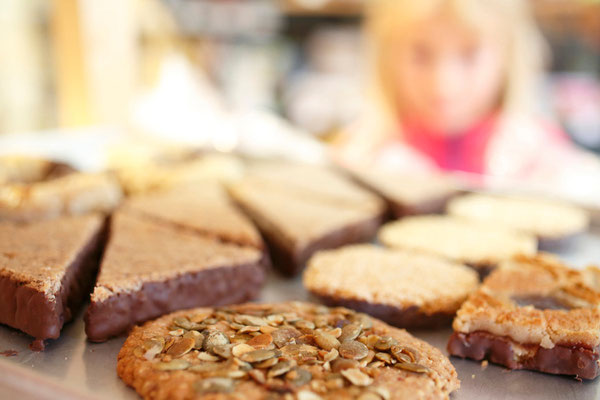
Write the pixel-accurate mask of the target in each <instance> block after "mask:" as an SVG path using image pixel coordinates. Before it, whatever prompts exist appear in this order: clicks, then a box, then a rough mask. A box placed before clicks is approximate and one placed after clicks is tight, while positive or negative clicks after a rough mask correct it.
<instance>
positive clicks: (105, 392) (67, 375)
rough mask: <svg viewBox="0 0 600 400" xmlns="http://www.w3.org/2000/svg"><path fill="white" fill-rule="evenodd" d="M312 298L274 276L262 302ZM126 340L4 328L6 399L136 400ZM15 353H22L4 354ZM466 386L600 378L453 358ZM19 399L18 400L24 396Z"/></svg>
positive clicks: (584, 393)
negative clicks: (127, 370)
mask: <svg viewBox="0 0 600 400" xmlns="http://www.w3.org/2000/svg"><path fill="white" fill-rule="evenodd" d="M560 256H562V257H563V258H564V259H565V260H566V261H567V262H569V263H570V264H572V265H574V266H576V267H583V266H585V265H586V264H590V263H596V264H599V263H600V234H599V233H595V234H588V235H584V236H582V237H580V238H579V239H578V240H577V241H576V242H574V243H573V245H572V246H571V247H570V248H569V249H568V251H565V252H563V253H561V254H560ZM283 300H311V298H310V296H309V294H308V293H307V292H306V291H305V290H304V289H303V287H302V283H301V279H300V278H299V277H298V278H295V279H292V280H289V279H284V278H281V277H280V276H278V275H277V274H275V273H272V274H271V275H270V276H269V280H268V283H267V285H266V287H265V289H264V290H263V294H262V298H261V299H260V301H263V302H275V301H283ZM450 332H451V331H450V329H445V330H441V331H416V332H413V333H414V334H415V336H417V337H420V338H422V339H424V340H426V341H428V342H429V343H431V344H432V345H434V346H436V347H438V348H440V349H442V350H443V351H444V352H445V346H446V341H447V340H448V337H449V335H450ZM124 340H125V338H123V337H121V338H117V339H113V340H110V341H108V342H106V343H101V344H93V343H89V342H87V341H86V340H85V334H84V331H83V320H82V318H81V315H80V316H79V317H78V318H76V319H75V321H74V322H72V323H70V324H68V325H67V326H66V327H65V328H64V329H63V332H62V335H61V337H60V339H59V340H55V341H52V342H51V343H50V344H49V345H48V346H47V349H46V351H44V352H41V353H36V352H32V351H30V350H29V348H28V345H29V343H30V342H31V338H30V337H29V336H27V335H25V334H23V333H21V332H19V331H16V330H14V329H10V328H7V327H5V326H0V354H6V356H2V355H0V399H15V398H19V399H29V398H36V399H137V398H138V396H137V394H136V393H135V392H134V391H133V390H132V389H130V388H128V387H126V386H125V385H124V384H123V383H122V382H121V381H120V380H119V378H118V377H117V374H116V361H117V360H116V358H117V354H118V352H119V349H120V348H121V345H122V344H123V341H124ZM9 350H14V351H16V355H13V356H9V355H8V353H3V352H6V351H9ZM451 360H452V363H453V364H454V366H455V367H456V369H457V371H458V375H459V378H460V379H461V381H462V385H461V389H460V390H458V391H457V392H455V393H454V394H453V395H452V399H453V400H471V399H521V398H522V399H525V398H526V399H528V400H534V399H540V400H541V399H543V400H552V399H571V400H579V399H581V400H584V399H585V400H589V399H600V379H596V380H595V381H593V382H579V381H576V380H574V379H573V378H569V377H562V376H552V375H546V374H541V373H536V372H530V371H508V370H506V369H505V368H502V367H499V366H495V365H492V364H490V365H488V366H487V367H486V368H484V367H483V366H482V365H481V364H480V363H478V362H473V361H468V360H461V359H457V358H452V359H451ZM17 396H18V397H17Z"/></svg>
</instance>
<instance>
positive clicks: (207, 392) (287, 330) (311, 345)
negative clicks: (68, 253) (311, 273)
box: [117, 302, 460, 400]
mask: <svg viewBox="0 0 600 400" xmlns="http://www.w3.org/2000/svg"><path fill="white" fill-rule="evenodd" d="M117 373H118V374H119V377H120V378H121V379H122V380H123V381H124V382H125V383H126V384H127V385H129V386H132V387H133V388H134V389H135V390H136V391H137V392H138V393H139V394H140V396H142V397H143V398H144V399H153V400H162V399H192V398H195V399H238V398H239V399H249V400H250V399H268V398H283V399H287V398H290V399H299V400H314V399H330V400H334V399H336V400H337V399H340V400H350V399H356V398H359V397H360V396H366V397H360V398H361V399H362V398H365V399H366V398H383V399H387V400H400V399H407V398H410V399H423V400H424V399H428V400H435V399H448V397H449V394H450V393H451V392H452V391H454V390H456V389H458V388H459V386H460V381H459V380H458V378H457V374H456V371H455V369H454V367H453V366H452V364H451V363H450V361H449V360H448V359H447V358H446V357H445V356H444V355H443V354H442V353H441V352H440V351H439V350H437V349H436V348H434V347H432V346H430V345H429V344H427V343H425V342H423V341H421V340H419V339H416V338H414V337H413V336H411V335H410V334H408V333H407V332H406V331H404V330H401V329H396V328H392V327H390V326H388V325H386V324H384V323H382V322H381V321H378V320H376V319H372V318H370V317H368V316H366V315H364V314H358V313H355V312H353V311H351V310H348V309H344V308H327V307H324V306H317V305H314V304H309V303H299V302H292V303H281V304H264V305H260V304H244V305H238V306H231V307H227V308H217V309H211V308H199V309H193V310H188V311H182V312H178V313H174V314H171V315H166V316H163V317H161V318H159V319H157V320H155V321H152V322H149V323H147V324H145V325H143V326H142V327H137V328H135V329H134V330H133V332H132V333H131V335H130V336H129V337H128V338H127V341H126V342H125V344H124V345H123V348H122V349H121V351H120V352H119V356H118V363H117ZM368 396H371V397H368Z"/></svg>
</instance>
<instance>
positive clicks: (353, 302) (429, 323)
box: [304, 245, 479, 328]
mask: <svg viewBox="0 0 600 400" xmlns="http://www.w3.org/2000/svg"><path fill="white" fill-rule="evenodd" d="M478 283H479V279H478V276H477V274H476V273H475V272H474V271H473V270H472V269H470V268H468V267H466V266H464V265H460V264H457V263H454V262H451V261H447V260H445V259H442V258H439V257H435V256H431V255H427V254H418V253H411V252H407V251H402V250H389V249H384V248H381V247H377V246H373V245H356V246H348V247H344V248H341V249H338V250H329V251H322V252H319V253H317V254H316V255H315V256H313V257H312V258H311V260H310V261H309V263H308V267H307V269H306V271H305V272H304V286H305V287H306V288H307V289H308V290H309V291H310V292H311V293H313V294H314V295H315V296H317V297H318V298H319V299H321V300H322V301H323V302H324V303H325V304H327V305H336V306H344V307H348V308H352V309H355V310H358V311H362V312H365V313H368V314H370V315H372V316H374V317H377V318H379V319H382V320H384V321H385V322H387V323H389V324H392V325H395V326H399V327H403V328H409V327H410V328H417V327H420V328H423V327H435V326H442V325H450V322H451V321H452V318H453V317H454V314H455V313H456V310H458V308H459V307H460V305H461V304H462V302H463V301H465V300H466V298H467V296H468V295H469V294H470V293H471V292H472V291H474V290H475V289H476V288H477V285H478Z"/></svg>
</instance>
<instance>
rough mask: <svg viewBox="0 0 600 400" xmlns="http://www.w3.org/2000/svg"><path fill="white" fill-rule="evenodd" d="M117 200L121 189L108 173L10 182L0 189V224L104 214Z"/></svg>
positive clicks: (119, 199) (74, 174)
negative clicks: (66, 216)
mask: <svg viewBox="0 0 600 400" xmlns="http://www.w3.org/2000/svg"><path fill="white" fill-rule="evenodd" d="M121 198H122V192H121V188H120V186H119V184H118V182H117V181H116V180H115V179H114V178H112V177H111V176H110V175H109V174H88V173H79V172H76V173H69V174H66V175H63V176H60V177H58V178H53V179H50V180H43V181H40V182H34V183H13V184H8V185H3V186H0V221H2V220H8V221H19V222H27V221H36V220H42V219H51V218H56V217H60V216H65V215H82V214H87V213H95V212H97V213H103V214H108V213H110V212H111V211H112V210H113V209H114V208H115V207H116V206H117V205H118V204H119V203H120V201H121Z"/></svg>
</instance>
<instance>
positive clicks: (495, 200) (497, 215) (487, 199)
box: [448, 194, 590, 249]
mask: <svg viewBox="0 0 600 400" xmlns="http://www.w3.org/2000/svg"><path fill="white" fill-rule="evenodd" d="M448 213H449V214H451V215H455V216H458V217H462V218H468V219H471V220H476V221H479V222H483V223H485V224H488V225H490V226H504V227H508V228H511V229H516V230H519V231H522V232H528V233H530V234H533V235H536V236H537V237H538V239H539V244H540V248H543V249H552V248H555V247H558V246H561V245H564V244H566V243H568V242H569V239H571V238H572V237H574V236H577V234H580V233H582V232H584V231H585V230H586V229H587V228H588V225H589V222H590V221H589V220H590V217H589V215H588V214H587V213H586V212H585V210H583V209H581V208H579V207H576V206H573V205H569V204H566V203H560V202H557V201H551V200H544V199H540V198H529V197H501V196H493V195H488V194H470V195H467V196H462V197H457V198H455V199H454V200H452V201H451V202H450V203H448Z"/></svg>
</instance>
